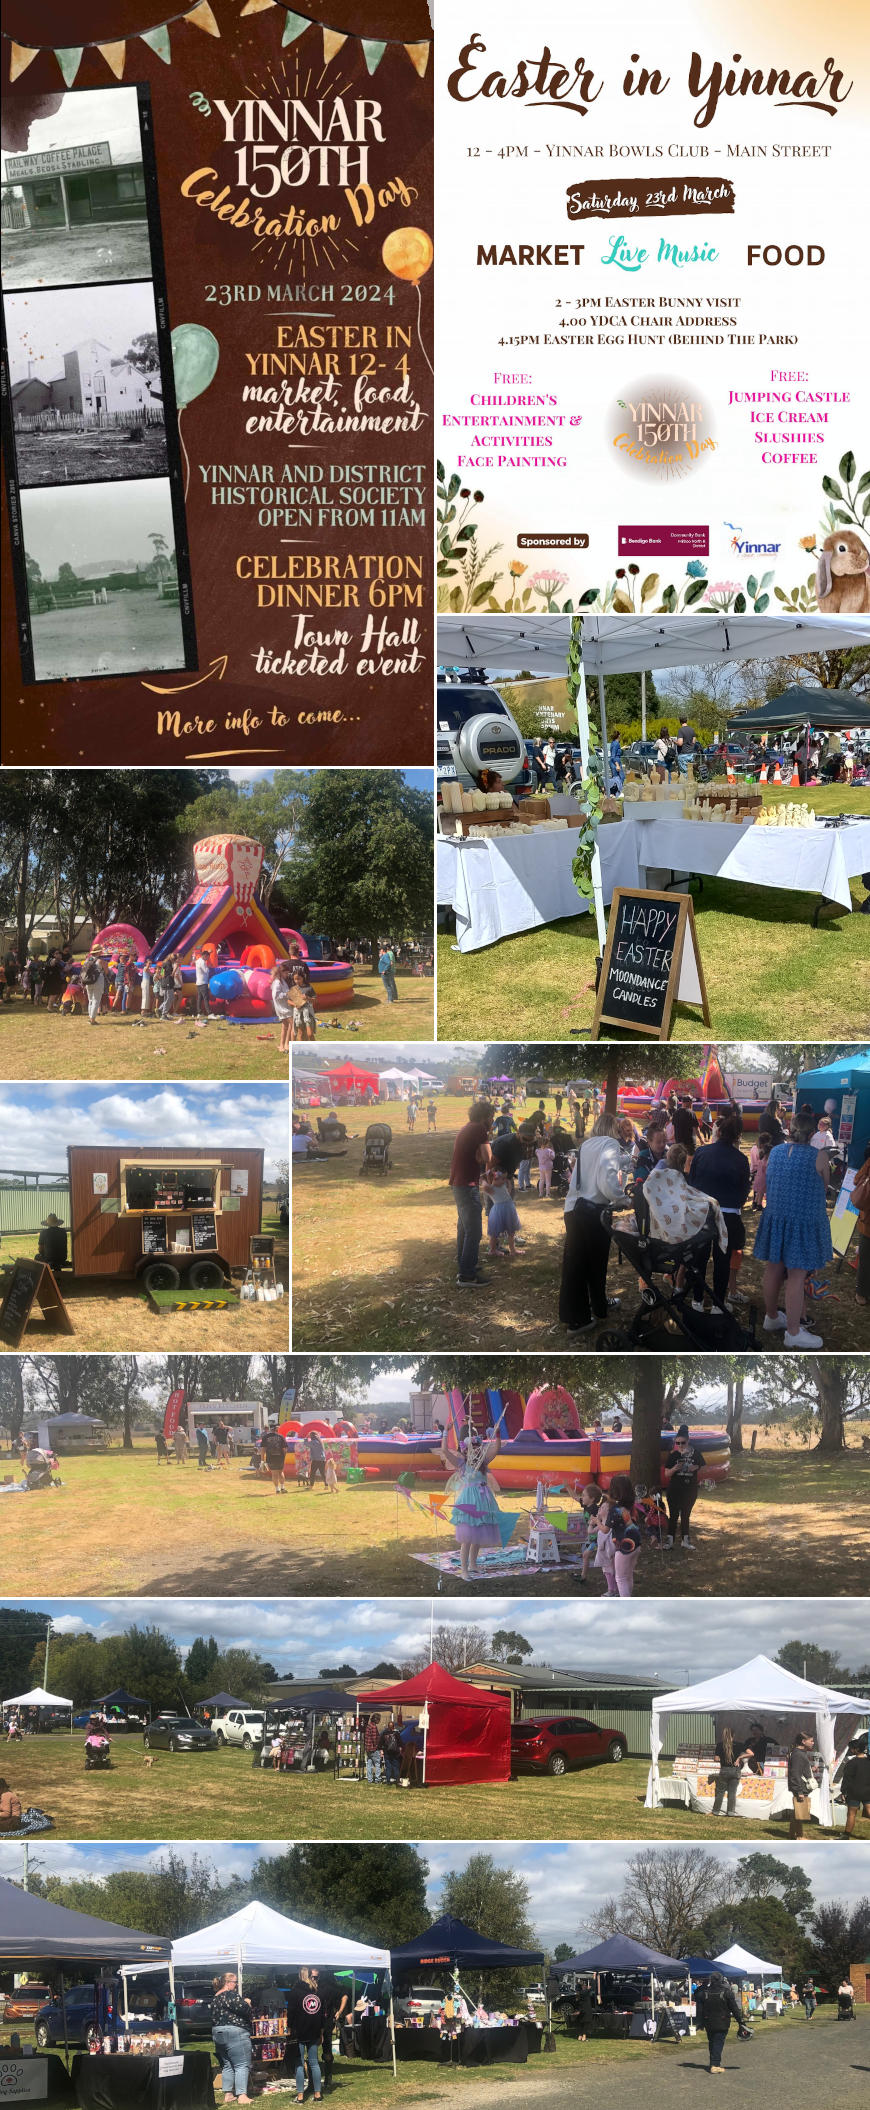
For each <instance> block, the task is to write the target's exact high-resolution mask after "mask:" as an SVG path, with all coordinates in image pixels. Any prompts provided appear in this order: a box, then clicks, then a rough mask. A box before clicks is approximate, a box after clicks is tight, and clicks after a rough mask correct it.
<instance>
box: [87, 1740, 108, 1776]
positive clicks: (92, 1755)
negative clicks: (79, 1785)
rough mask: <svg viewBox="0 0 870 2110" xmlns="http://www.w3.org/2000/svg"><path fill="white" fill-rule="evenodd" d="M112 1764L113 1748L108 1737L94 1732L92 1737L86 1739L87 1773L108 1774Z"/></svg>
mask: <svg viewBox="0 0 870 2110" xmlns="http://www.w3.org/2000/svg"><path fill="white" fill-rule="evenodd" d="M111 1764H112V1747H111V1744H110V1743H109V1739H108V1737H107V1736H100V1735H98V1733H97V1731H96V1730H92V1732H91V1734H90V1736H86V1737H85V1772H86V1773H107V1772H109V1770H110V1768H111Z"/></svg>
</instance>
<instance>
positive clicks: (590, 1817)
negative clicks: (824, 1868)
mask: <svg viewBox="0 0 870 2110" xmlns="http://www.w3.org/2000/svg"><path fill="white" fill-rule="evenodd" d="M83 1750H84V1732H83V1731H82V1730H74V1731H73V1734H72V1736H71V1737H70V1736H66V1735H63V1734H62V1733H58V1732H55V1734H54V1735H53V1736H40V1737H27V1738H26V1740H25V1742H24V1743H23V1744H16V1745H15V1746H14V1747H13V1748H10V1749H9V1750H8V1751H7V1752H6V1753H5V1754H4V1760H3V1763H4V1768H5V1771H6V1775H7V1777H8V1779H9V1780H10V1783H11V1785H12V1786H13V1787H14V1788H16V1789H17V1792H18V1794H19V1795H20V1796H21V1799H22V1801H23V1802H24V1803H25V1804H28V1805H29V1804H34V1805H35V1806H36V1808H37V1809H41V1810H45V1811H46V1812H47V1813H48V1815H49V1816H50V1817H53V1818H54V1821H55V1827H56V1831H57V1836H58V1838H65V1839H222V1838H224V1837H225V1835H226V1831H227V1826H228V1823H229V1822H230V1819H231V1829H232V1834H233V1837H234V1838H236V1839H283V1838H289V1839H410V1840H417V1839H424V1840H425V1839H646V1840H651V1839H655V1840H660V1839H692V1840H698V1841H702V1840H703V1841H707V1840H710V1839H717V1840H722V1839H745V1840H750V1839H752V1840H755V1841H756V1842H761V1843H762V1844H763V1843H766V1842H767V1841H768V1840H769V1839H780V1838H782V1837H784V1836H786V1835H787V1831H788V1819H787V1817H786V1818H784V1819H780V1818H773V1819H771V1820H769V1821H768V1822H760V1821H758V1820H753V1819H749V1818H746V1817H725V1816H722V1817H721V1818H716V1817H712V1816H693V1815H692V1813H691V1811H689V1810H684V1809H681V1808H679V1807H676V1806H674V1807H670V1806H664V1807H662V1808H661V1809H658V1810H645V1809H644V1807H643V1801H644V1795H645V1793H646V1782H647V1773H648V1770H649V1761H648V1759H646V1758H626V1759H623V1761H622V1763H621V1764H620V1765H608V1764H604V1765H600V1766H588V1767H586V1768H584V1769H582V1770H578V1771H576V1772H572V1773H566V1774H563V1776H562V1778H561V1779H550V1777H549V1776H548V1775H540V1776H534V1775H531V1774H525V1775H523V1776H521V1777H520V1778H518V1779H516V1780H512V1781H504V1782H501V1783H499V1784H498V1785H496V1786H485V1785H484V1786H476V1787H467V1786H463V1787H427V1788H419V1789H418V1788H386V1787H381V1786H377V1787H369V1786H368V1785H367V1783H366V1782H365V1781H347V1780H334V1779H333V1777H332V1775H331V1774H328V1775H319V1774H314V1773H302V1772H299V1773H273V1772H272V1771H271V1770H268V1769H267V1770H266V1771H263V1770H262V1769H261V1768H260V1767H259V1766H256V1767H255V1766H254V1765H253V1763H252V1759H251V1755H250V1753H249V1752H245V1751H241V1750H235V1749H232V1750H231V1749H229V1748H227V1749H224V1750H222V1751H201V1752H195V1753H194V1752H180V1751H179V1752H173V1751H154V1752H153V1753H152V1754H151V1755H152V1757H153V1761H154V1763H153V1765H152V1766H150V1767H149V1766H146V1765H145V1763H144V1751H143V1746H142V1740H141V1737H139V1736H116V1737H113V1739H112V1770H111V1772H110V1773H86V1772H85V1770H84V1757H83ZM670 1770H671V1766H670V1761H669V1760H668V1759H665V1760H664V1761H663V1764H662V1772H663V1776H664V1777H665V1778H667V1777H668V1775H669V1774H670ZM858 1829H859V1832H860V1834H861V1836H863V1837H865V1838H867V1839H868V1840H870V1822H864V1821H862V1822H860V1823H859V1827H858ZM807 1836H808V1837H814V1838H823V1837H825V1836H831V1835H830V1834H828V1835H826V1834H824V1833H820V1832H819V1830H818V1828H817V1827H815V1826H813V1827H811V1829H810V1831H809V1832H808V1834H807ZM856 1836H857V1835H856Z"/></svg>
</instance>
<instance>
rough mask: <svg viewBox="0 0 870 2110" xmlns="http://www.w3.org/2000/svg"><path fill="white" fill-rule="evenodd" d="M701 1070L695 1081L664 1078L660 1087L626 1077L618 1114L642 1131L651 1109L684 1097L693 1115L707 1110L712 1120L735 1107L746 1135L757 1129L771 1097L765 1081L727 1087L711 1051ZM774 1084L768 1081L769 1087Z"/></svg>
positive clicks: (745, 1080) (738, 1080) (740, 1080)
mask: <svg viewBox="0 0 870 2110" xmlns="http://www.w3.org/2000/svg"><path fill="white" fill-rule="evenodd" d="M703 1052H704V1058H705V1059H704V1066H703V1070H702V1072H701V1074H700V1075H699V1076H696V1077H666V1078H665V1079H664V1081H663V1083H661V1084H647V1083H644V1082H642V1081H640V1080H639V1079H636V1078H632V1077H626V1078H624V1079H623V1081H622V1083H621V1084H620V1085H619V1087H618V1090H617V1107H618V1110H619V1112H620V1114H627V1115H628V1117H629V1120H631V1121H637V1122H639V1123H640V1125H641V1127H642V1126H643V1125H644V1123H645V1122H646V1121H648V1120H649V1116H650V1114H651V1112H652V1109H653V1107H654V1106H661V1105H664V1104H665V1102H666V1101H667V1099H668V1096H669V1094H670V1093H671V1092H674V1093H675V1094H676V1096H677V1098H678V1099H679V1098H682V1097H684V1096H685V1094H686V1093H688V1094H689V1096H690V1097H691V1100H692V1105H693V1107H694V1108H695V1110H696V1112H699V1111H700V1110H701V1109H704V1108H706V1110H707V1111H708V1112H709V1113H710V1114H711V1116H714V1117H715V1115H716V1114H717V1113H722V1112H724V1111H725V1109H726V1108H727V1107H729V1106H731V1105H733V1104H736V1105H737V1106H738V1107H739V1109H740V1114H741V1118H742V1121H743V1129H744V1133H745V1134H750V1135H751V1134H752V1133H753V1132H754V1131H755V1130H756V1129H757V1128H758V1122H759V1116H760V1114H761V1113H762V1111H763V1108H764V1106H765V1105H766V1103H767V1100H768V1098H769V1096H770V1094H769V1090H768V1088H767V1085H766V1083H765V1081H764V1079H762V1078H760V1077H740V1076H732V1077H731V1079H730V1085H729V1083H726V1080H725V1077H724V1076H723V1073H722V1070H721V1068H720V1066H719V1058H718V1056H717V1054H716V1051H715V1049H714V1048H711V1047H705V1049H704V1051H703ZM772 1082H773V1080H772V1079H771V1083H772Z"/></svg>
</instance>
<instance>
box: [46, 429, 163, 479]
mask: <svg viewBox="0 0 870 2110" xmlns="http://www.w3.org/2000/svg"><path fill="white" fill-rule="evenodd" d="M136 431H137V433H138V438H137V439H135V440H132V441H131V440H130V438H129V436H128V434H127V432H126V431H125V430H124V428H123V426H120V425H115V426H111V427H108V426H107V427H105V428H103V429H102V430H99V429H97V428H94V429H90V428H89V429H88V430H87V431H82V432H73V431H69V430H67V431H64V430H63V429H62V428H58V429H57V430H55V431H50V430H47V431H45V432H16V434H15V458H16V462H17V466H18V480H19V483H20V484H21V485H22V488H23V489H24V490H30V489H32V488H33V487H34V486H35V485H37V484H64V483H68V484H87V483H110V482H112V481H113V480H114V479H116V478H124V480H125V481H126V479H127V478H129V477H135V476H165V475H166V472H167V456H166V433H165V430H164V427H163V426H162V425H139V426H137V427H136Z"/></svg>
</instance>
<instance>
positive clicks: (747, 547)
mask: <svg viewBox="0 0 870 2110" xmlns="http://www.w3.org/2000/svg"><path fill="white" fill-rule="evenodd" d="M722 525H723V527H726V528H729V529H730V531H731V541H730V543H729V548H730V549H731V550H733V552H734V555H735V557H775V556H776V555H777V552H778V551H779V550H781V548H782V543H781V542H750V541H748V539H746V538H745V537H744V533H743V529H742V528H739V527H735V525H734V522H733V520H725V521H723V523H722Z"/></svg>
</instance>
